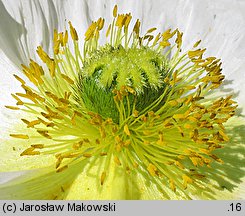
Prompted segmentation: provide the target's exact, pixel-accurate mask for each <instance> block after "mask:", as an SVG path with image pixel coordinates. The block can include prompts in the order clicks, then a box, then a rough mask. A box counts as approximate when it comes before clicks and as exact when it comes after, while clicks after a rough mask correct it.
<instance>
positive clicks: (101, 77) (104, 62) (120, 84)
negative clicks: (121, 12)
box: [76, 44, 168, 123]
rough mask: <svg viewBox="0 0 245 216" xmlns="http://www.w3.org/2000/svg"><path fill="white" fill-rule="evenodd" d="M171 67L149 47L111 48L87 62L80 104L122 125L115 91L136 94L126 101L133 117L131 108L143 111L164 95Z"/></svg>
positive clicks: (102, 49) (79, 84)
mask: <svg viewBox="0 0 245 216" xmlns="http://www.w3.org/2000/svg"><path fill="white" fill-rule="evenodd" d="M167 64H168V61H167V59H166V58H165V57H164V56H163V55H161V54H160V53H158V52H156V51H154V50H152V49H149V48H148V47H140V48H136V47H135V48H128V49H125V48H124V47H123V46H121V45H120V46H118V47H116V48H114V47H112V46H111V45H109V44H107V45H106V46H104V47H102V48H100V49H99V50H96V51H94V52H92V53H91V54H90V55H89V57H88V58H87V59H86V61H85V63H84V66H83V68H82V72H81V74H80V76H79V80H78V83H77V87H78V89H80V93H77V94H76V96H77V100H79V101H81V102H82V103H83V104H84V105H85V106H86V107H87V109H88V110H91V111H93V112H95V113H99V114H100V115H101V116H102V117H104V119H106V118H112V120H113V121H114V122H116V123H119V110H118V108H117V106H116V104H115V101H114V93H113V92H114V90H120V89H122V88H124V87H126V86H127V87H129V88H130V89H131V91H133V92H134V94H130V95H128V100H124V107H125V112H126V113H127V114H128V115H131V114H132V110H130V109H129V107H133V106H134V107H135V109H136V110H138V111H142V110H143V109H145V108H146V107H148V106H149V105H150V104H151V103H153V102H154V101H155V100H156V99H157V98H158V97H159V96H160V95H161V94H162V93H163V92H164V89H165V86H166V83H165V82H164V79H165V78H166V75H167V73H168V66H167ZM135 95H137V96H135ZM127 103H128V106H127ZM161 105H163V101H162V102H161V104H159V106H161ZM156 109H157V108H155V109H154V110H156Z"/></svg>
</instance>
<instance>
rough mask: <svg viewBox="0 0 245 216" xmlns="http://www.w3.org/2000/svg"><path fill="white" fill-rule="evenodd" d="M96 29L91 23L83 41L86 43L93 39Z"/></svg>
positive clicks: (94, 23) (95, 25)
mask: <svg viewBox="0 0 245 216" xmlns="http://www.w3.org/2000/svg"><path fill="white" fill-rule="evenodd" d="M96 27H97V24H96V22H92V24H91V25H90V26H89V27H88V29H87V31H86V33H85V41H88V40H90V39H91V38H93V37H94V34H95V30H96Z"/></svg>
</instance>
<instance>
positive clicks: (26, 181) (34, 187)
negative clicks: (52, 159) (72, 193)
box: [0, 164, 82, 200]
mask: <svg viewBox="0 0 245 216" xmlns="http://www.w3.org/2000/svg"><path fill="white" fill-rule="evenodd" d="M79 169H82V165H81V164H76V165H74V166H70V167H69V169H67V170H64V171H63V172H60V173H56V172H55V171H54V169H53V167H47V168H43V169H36V170H31V171H28V172H25V173H24V175H21V176H19V174H22V173H23V172H20V173H18V172H17V173H16V172H14V173H7V174H6V173H1V174H0V175H1V176H0V177H1V178H2V176H5V175H7V176H8V177H9V176H11V175H12V176H13V177H14V176H15V175H16V176H17V177H16V178H12V179H11V180H10V181H8V182H5V183H2V184H0V191H1V193H0V199H5V200H6V199H16V200H17V199H20V200H34V199H46V200H50V199H62V198H64V197H65V196H66V194H67V192H68V190H69V187H70V185H71V184H72V182H73V180H74V179H75V177H76V175H77V173H78V170H79Z"/></svg>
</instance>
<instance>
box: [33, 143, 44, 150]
mask: <svg viewBox="0 0 245 216" xmlns="http://www.w3.org/2000/svg"><path fill="white" fill-rule="evenodd" d="M31 147H33V148H35V149H36V148H37V149H42V148H44V144H33V145H31Z"/></svg>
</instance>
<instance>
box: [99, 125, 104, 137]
mask: <svg viewBox="0 0 245 216" xmlns="http://www.w3.org/2000/svg"><path fill="white" fill-rule="evenodd" d="M99 131H100V136H101V138H102V139H104V138H105V137H106V132H105V128H104V127H100V128H99Z"/></svg>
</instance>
